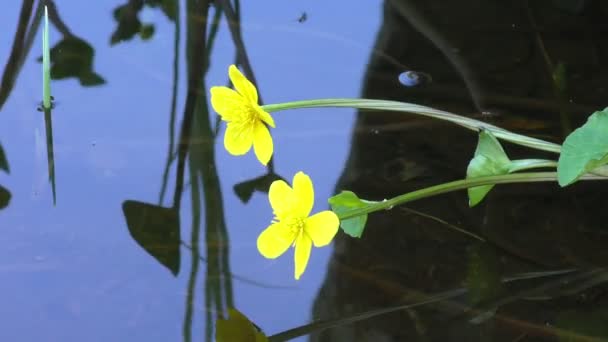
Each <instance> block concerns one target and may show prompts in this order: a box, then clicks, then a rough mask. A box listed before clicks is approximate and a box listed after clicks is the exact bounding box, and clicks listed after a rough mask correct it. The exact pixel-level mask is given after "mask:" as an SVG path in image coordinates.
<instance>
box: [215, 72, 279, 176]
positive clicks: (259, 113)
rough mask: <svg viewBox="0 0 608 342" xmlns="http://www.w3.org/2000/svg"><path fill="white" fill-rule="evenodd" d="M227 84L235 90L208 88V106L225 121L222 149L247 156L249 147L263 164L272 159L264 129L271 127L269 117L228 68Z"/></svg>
mask: <svg viewBox="0 0 608 342" xmlns="http://www.w3.org/2000/svg"><path fill="white" fill-rule="evenodd" d="M228 75H229V76H230V81H232V84H233V85H234V88H235V89H236V91H234V90H232V89H230V88H228V87H211V90H210V92H211V106H213V109H214V110H215V111H216V112H217V113H218V114H219V115H220V117H221V118H222V120H223V121H226V122H227V128H226V134H225V135H224V147H225V148H226V150H227V151H228V152H229V153H230V154H232V155H235V156H240V155H243V154H245V153H247V152H248V151H249V150H250V149H251V145H252V144H253V150H254V151H255V155H256V157H257V158H258V160H259V161H260V162H261V163H262V164H264V165H266V164H268V161H269V160H270V157H272V150H273V146H272V137H271V136H270V131H269V130H268V127H266V125H265V124H264V123H266V124H267V125H268V126H270V127H273V128H274V120H273V119H272V116H270V114H269V113H268V112H266V111H264V110H263V109H262V107H261V106H260V105H259V104H258V92H257V90H256V89H255V86H254V85H253V84H252V83H251V82H249V80H248V79H247V78H245V76H243V74H241V72H240V71H239V69H238V68H237V67H236V66H234V65H231V66H230V67H229V68H228Z"/></svg>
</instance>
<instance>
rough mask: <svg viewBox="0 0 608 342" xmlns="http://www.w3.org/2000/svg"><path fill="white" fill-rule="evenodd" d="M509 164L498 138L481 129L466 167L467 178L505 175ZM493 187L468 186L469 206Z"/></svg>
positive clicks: (479, 200)
mask: <svg viewBox="0 0 608 342" xmlns="http://www.w3.org/2000/svg"><path fill="white" fill-rule="evenodd" d="M510 164H511V161H510V160H509V157H507V154H506V153H505V151H504V150H503V149H502V146H500V143H499V142H498V139H496V137H494V136H493V135H492V134H491V133H490V132H488V131H485V130H484V131H481V132H480V133H479V142H478V143H477V149H475V154H474V156H473V159H471V161H470V162H469V166H468V167H467V179H471V178H477V177H485V176H499V175H506V174H508V173H509V167H510ZM493 187H494V185H482V186H476V187H472V188H469V189H468V194H469V206H470V207H473V206H475V205H477V204H478V203H479V202H481V200H482V199H483V198H484V197H485V196H486V195H487V194H488V192H490V190H492V188H493Z"/></svg>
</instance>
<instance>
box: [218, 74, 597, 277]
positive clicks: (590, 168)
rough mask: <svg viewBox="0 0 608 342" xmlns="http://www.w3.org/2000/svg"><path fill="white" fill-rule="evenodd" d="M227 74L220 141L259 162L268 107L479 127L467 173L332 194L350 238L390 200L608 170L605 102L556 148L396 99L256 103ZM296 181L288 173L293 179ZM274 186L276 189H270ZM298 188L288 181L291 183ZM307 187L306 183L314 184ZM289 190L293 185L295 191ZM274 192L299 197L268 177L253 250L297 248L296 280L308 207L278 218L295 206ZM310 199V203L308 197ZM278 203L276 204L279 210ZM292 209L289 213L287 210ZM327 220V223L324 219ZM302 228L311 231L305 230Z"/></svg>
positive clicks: (474, 199) (472, 201)
mask: <svg viewBox="0 0 608 342" xmlns="http://www.w3.org/2000/svg"><path fill="white" fill-rule="evenodd" d="M229 72H230V78H231V80H232V82H233V84H234V86H235V88H236V90H237V91H234V90H232V89H230V88H227V87H212V88H211V96H212V97H211V103H212V105H213V107H214V109H215V110H216V112H218V113H219V115H220V116H221V118H222V120H224V121H227V122H228V128H227V130H226V136H225V139H224V145H225V147H226V149H227V150H228V152H230V153H231V154H233V155H241V154H245V153H246V152H247V151H248V150H249V149H250V148H251V145H252V144H253V145H254V149H255V152H256V155H257V156H258V159H259V160H260V161H261V162H262V164H264V165H266V163H267V162H268V161H269V160H270V156H271V155H272V152H273V151H272V139H271V138H270V134H269V132H268V128H267V127H266V126H265V125H264V123H266V124H268V125H269V126H271V127H274V122H273V121H272V117H271V116H270V114H269V113H272V112H276V111H281V110H289V109H298V108H320V107H330V108H331V107H333V108H341V107H342V108H343V107H348V108H356V109H374V110H384V111H396V112H404V113H409V114H416V115H422V116H426V117H430V118H433V119H438V120H444V121H448V122H452V123H455V124H457V125H460V126H462V127H464V128H467V129H470V130H473V131H476V132H478V133H479V142H478V145H477V148H476V150H475V153H474V155H473V158H472V159H471V161H470V163H469V165H468V167H467V177H466V179H462V180H456V181H452V182H447V183H443V184H439V185H435V186H431V187H428V188H425V189H420V190H416V191H413V192H409V193H406V194H402V195H399V196H397V197H394V198H391V199H384V200H382V201H370V200H364V199H360V198H359V197H358V196H357V195H356V194H355V193H353V192H350V191H343V192H341V193H340V194H337V195H335V196H333V197H331V198H330V199H329V200H328V203H329V204H330V205H331V207H332V210H333V212H335V214H334V215H336V214H337V217H338V218H339V222H340V223H339V224H340V227H341V228H342V230H343V231H344V232H345V233H346V234H348V235H350V236H352V237H356V238H360V237H361V236H362V234H363V231H364V229H365V224H366V221H367V215H368V214H370V213H372V212H375V211H379V210H390V209H392V208H393V207H394V206H395V205H400V204H404V203H407V202H411V201H415V200H419V199H422V198H426V197H431V196H436V195H440V194H443V193H447V192H452V191H458V190H467V191H468V197H469V206H471V207H473V206H475V205H477V204H479V203H480V202H481V201H482V200H483V198H484V197H485V196H486V195H487V194H488V192H489V191H490V190H491V189H492V187H494V186H495V185H497V184H506V183H523V182H548V181H558V183H559V185H560V186H562V187H563V186H566V185H569V184H572V183H574V182H575V181H577V180H583V179H584V180H599V179H606V176H608V170H607V167H606V166H605V165H606V164H608V138H606V134H604V133H605V132H606V131H607V130H608V108H607V109H606V110H604V111H600V112H596V113H594V114H593V115H592V116H591V117H590V118H589V120H588V121H587V123H586V124H585V125H583V126H582V127H581V128H579V129H577V130H575V131H574V132H572V133H571V134H570V135H569V136H568V137H567V138H566V140H565V143H564V146H563V147H562V146H561V145H559V144H555V143H552V142H548V141H544V140H541V139H537V138H533V137H529V136H526V135H523V134H518V133H514V132H510V131H508V130H506V129H503V128H500V127H498V126H494V125H491V124H489V123H486V122H483V121H479V120H475V119H472V118H468V117H465V116H461V115H457V114H453V113H450V112H446V111H442V110H437V109H434V108H430V107H426V106H421V105H416V104H412V103H405V102H399V101H387V100H373V99H340V98H337V99H332V98H329V99H314V100H303V101H293V102H287V103H279V104H270V105H264V106H259V105H258V103H257V100H258V98H257V91H256V89H255V86H253V84H252V83H251V82H250V81H249V80H247V79H246V78H245V77H244V76H243V75H242V74H241V73H240V72H239V71H238V69H237V68H236V67H235V66H234V65H232V66H230V69H229ZM499 139H502V140H505V141H508V142H511V143H514V144H517V145H520V146H525V147H528V148H531V149H535V150H540V151H546V152H552V153H556V154H559V155H560V157H559V161H556V160H547V159H534V158H532V159H521V160H510V159H509V157H508V156H507V154H506V152H505V151H504V149H503V148H502V146H501V145H500V142H499ZM556 168H557V172H520V171H525V170H530V169H556ZM296 176H298V175H296ZM295 180H296V178H295V177H294V182H295ZM275 184H280V185H275ZM273 187H274V188H275V190H274V191H273ZM296 187H297V186H296V185H295V184H294V189H295V188H296ZM310 187H311V188H312V185H310ZM279 189H281V190H279ZM293 192H294V193H295V192H297V191H295V190H294V191H293ZM273 193H274V195H273ZM279 193H282V195H281V197H282V198H283V199H286V198H292V197H293V198H294V199H291V200H297V201H301V200H302V199H295V198H297V196H293V194H292V190H291V189H290V188H289V186H287V184H286V183H285V182H283V181H280V182H273V184H272V185H271V189H270V199H271V204H272V206H273V209H275V214H276V215H277V218H278V219H279V222H276V223H274V224H273V225H271V226H270V227H269V228H268V229H267V230H266V231H264V232H263V233H262V235H260V238H259V239H258V249H259V250H260V252H261V253H262V255H264V256H265V257H267V258H276V257H278V256H279V255H281V254H283V253H284V252H285V251H286V250H287V248H288V247H289V245H291V244H294V245H295V246H296V253H295V254H296V256H295V260H296V279H298V278H299V277H300V275H301V274H302V272H303V270H304V268H305V267H306V263H307V262H308V255H309V253H310V245H311V241H310V239H308V240H306V239H305V238H304V237H306V236H307V234H301V233H300V232H302V231H304V228H303V227H304V223H303V222H304V221H303V220H304V218H305V217H306V216H307V215H308V212H306V213H305V214H306V215H303V214H302V213H299V214H298V215H296V216H297V218H298V219H295V221H294V218H293V217H292V216H293V215H292V214H293V212H292V213H291V214H290V215H291V216H289V217H288V216H282V215H284V211H285V208H288V207H289V208H291V207H292V206H293V205H294V204H288V205H287V206H286V207H280V206H281V205H284V204H282V203H280V202H278V201H275V200H273V197H275V196H278V194H279ZM310 201H312V198H311V199H310ZM285 203H290V202H289V201H288V202H285ZM311 203H312V202H311ZM311 206H312V205H311ZM277 208H279V209H278V211H277ZM294 208H295V207H294ZM290 210H292V211H293V209H290ZM313 217H314V216H313ZM328 219H329V216H328ZM329 223H330V222H329V221H328V222H327V224H329ZM308 233H309V234H308V235H310V232H308ZM334 234H335V233H334ZM310 237H311V238H312V243H314V244H315V246H318V245H319V244H318V243H317V242H318V241H315V239H318V238H320V237H317V238H315V237H314V236H312V235H311V236H310ZM331 238H333V234H332V235H331V237H330V238H328V236H325V237H324V239H326V240H323V242H325V243H324V244H322V245H325V244H328V243H329V242H330V241H331ZM298 246H301V247H298Z"/></svg>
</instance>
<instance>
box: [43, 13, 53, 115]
mask: <svg viewBox="0 0 608 342" xmlns="http://www.w3.org/2000/svg"><path fill="white" fill-rule="evenodd" d="M50 54H51V52H50V49H49V15H48V10H47V8H46V6H44V27H43V29H42V107H43V108H44V109H46V110H48V109H51V56H50Z"/></svg>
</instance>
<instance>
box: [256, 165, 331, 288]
mask: <svg viewBox="0 0 608 342" xmlns="http://www.w3.org/2000/svg"><path fill="white" fill-rule="evenodd" d="M268 199H269V200H270V205H271V206H272V210H273V211H274V215H275V218H274V220H273V223H272V224H271V225H270V226H269V227H268V228H266V229H265V230H264V231H263V232H262V233H261V234H260V236H259V237H258V250H259V251H260V253H261V254H262V255H263V256H264V257H266V258H269V259H274V258H277V257H278V256H280V255H281V254H283V253H285V251H286V250H287V249H288V248H289V246H291V245H293V246H294V247H295V252H294V261H295V278H296V279H300V276H301V275H302V273H304V270H305V269H306V265H307V264H308V258H309V257H310V250H311V249H312V245H313V244H314V245H315V247H322V246H325V245H328V244H329V243H330V242H331V240H332V239H333V238H334V236H335V235H336V233H337V232H338V227H339V225H340V220H339V219H338V216H336V214H335V213H334V212H333V211H329V210H326V211H322V212H320V213H317V214H315V215H313V216H310V217H308V215H309V214H310V211H311V210H312V206H313V204H314V190H313V186H312V181H311V180H310V178H309V177H308V176H307V175H306V174H304V173H303V172H298V173H296V175H295V176H294V177H293V189H292V188H290V187H289V185H287V183H285V182H284V181H282V180H278V181H274V182H272V184H271V185H270V190H269V192H268Z"/></svg>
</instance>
